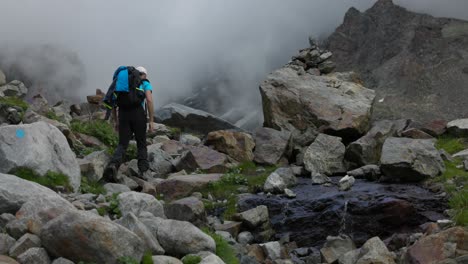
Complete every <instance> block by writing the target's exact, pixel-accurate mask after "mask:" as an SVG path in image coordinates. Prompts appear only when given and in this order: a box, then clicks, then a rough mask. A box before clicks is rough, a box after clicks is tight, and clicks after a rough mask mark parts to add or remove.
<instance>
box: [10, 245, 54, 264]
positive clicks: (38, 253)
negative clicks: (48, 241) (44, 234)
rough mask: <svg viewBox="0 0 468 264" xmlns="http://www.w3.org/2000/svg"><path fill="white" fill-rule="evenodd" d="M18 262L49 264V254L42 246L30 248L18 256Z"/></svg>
mask: <svg viewBox="0 0 468 264" xmlns="http://www.w3.org/2000/svg"><path fill="white" fill-rule="evenodd" d="M18 261H19V263H25V264H26V263H27V264H50V258H49V255H47V251H46V250H45V249H43V248H38V247H36V248H30V249H28V250H27V251H26V252H24V253H23V254H21V255H19V256H18Z"/></svg>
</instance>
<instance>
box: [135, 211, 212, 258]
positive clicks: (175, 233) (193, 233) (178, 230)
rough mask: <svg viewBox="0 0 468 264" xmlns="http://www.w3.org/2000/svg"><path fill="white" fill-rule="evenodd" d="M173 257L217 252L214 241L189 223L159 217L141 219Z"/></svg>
mask: <svg viewBox="0 0 468 264" xmlns="http://www.w3.org/2000/svg"><path fill="white" fill-rule="evenodd" d="M140 220H141V221H142V222H143V223H144V224H145V225H146V226H147V227H148V228H149V229H150V230H151V232H152V233H153V234H157V238H158V241H159V242H160V243H161V246H162V247H163V248H164V250H165V251H166V254H168V255H171V256H185V255H187V254H195V253H198V252H200V251H211V252H215V251H216V244H215V242H214V240H213V239H212V238H211V237H210V236H208V235H207V234H205V233H203V232H202V231H201V230H200V229H198V228H197V227H195V226H194V225H193V224H191V223H189V222H183V221H177V220H169V219H162V218H159V217H151V218H146V217H145V218H141V219H140Z"/></svg>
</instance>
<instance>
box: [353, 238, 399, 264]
mask: <svg viewBox="0 0 468 264" xmlns="http://www.w3.org/2000/svg"><path fill="white" fill-rule="evenodd" d="M358 258H359V259H358V261H357V262H356V264H373V263H385V264H395V260H394V257H393V255H392V253H390V251H389V250H388V249H387V246H385V243H384V242H382V240H380V238H378V237H373V238H371V239H369V240H368V241H367V242H366V243H365V244H364V245H363V246H362V247H361V250H360V254H359V256H358Z"/></svg>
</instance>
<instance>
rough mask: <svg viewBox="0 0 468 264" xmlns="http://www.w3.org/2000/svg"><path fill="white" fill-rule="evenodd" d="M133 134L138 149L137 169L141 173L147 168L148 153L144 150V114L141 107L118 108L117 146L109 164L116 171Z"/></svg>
mask: <svg viewBox="0 0 468 264" xmlns="http://www.w3.org/2000/svg"><path fill="white" fill-rule="evenodd" d="M132 134H135V140H136V142H137V148H138V156H137V158H138V169H139V170H140V172H141V173H143V172H145V171H147V170H148V168H149V164H148V151H147V149H146V113H145V110H144V109H143V107H138V108H133V109H123V108H120V107H119V145H118V146H117V149H116V150H115V153H114V156H112V159H111V163H113V164H115V165H116V167H117V169H118V167H119V166H120V164H121V163H122V160H123V157H124V155H125V153H126V152H127V148H128V143H129V142H130V139H131V137H132Z"/></svg>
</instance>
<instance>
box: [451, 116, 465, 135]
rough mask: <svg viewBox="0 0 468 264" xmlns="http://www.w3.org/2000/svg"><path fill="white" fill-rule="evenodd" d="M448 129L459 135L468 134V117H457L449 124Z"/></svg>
mask: <svg viewBox="0 0 468 264" xmlns="http://www.w3.org/2000/svg"><path fill="white" fill-rule="evenodd" d="M447 131H448V132H449V133H450V134H452V135H454V136H457V137H467V136H468V119H457V120H453V121H451V122H449V123H448V124H447Z"/></svg>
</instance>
